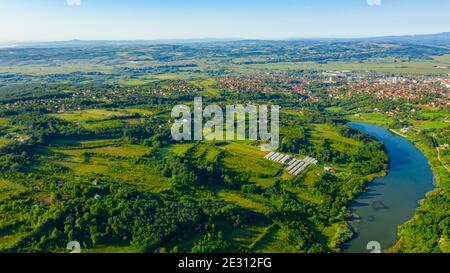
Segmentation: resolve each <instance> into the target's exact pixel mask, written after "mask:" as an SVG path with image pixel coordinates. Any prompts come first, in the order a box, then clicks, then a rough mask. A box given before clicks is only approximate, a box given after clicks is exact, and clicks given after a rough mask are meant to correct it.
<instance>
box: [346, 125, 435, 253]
mask: <svg viewBox="0 0 450 273" xmlns="http://www.w3.org/2000/svg"><path fill="white" fill-rule="evenodd" d="M349 125H350V126H351V127H353V128H355V129H358V130H360V131H362V132H365V133H367V134H369V135H371V136H373V137H375V138H376V139H377V140H379V141H381V142H383V143H384V145H385V147H386V149H387V151H388V154H389V160H390V167H389V171H388V174H387V176H384V177H379V178H375V179H374V180H373V181H372V182H371V183H370V185H369V187H368V190H367V191H366V192H365V193H363V194H361V195H360V196H359V197H358V198H357V199H356V200H355V202H353V204H352V206H351V210H352V211H353V212H354V213H355V215H357V216H359V219H355V220H353V221H351V222H350V224H351V226H352V227H353V228H354V229H355V231H356V232H357V236H356V237H355V238H354V239H353V240H351V241H350V242H349V243H348V244H347V245H346V246H344V248H345V252H349V253H367V252H370V251H369V250H367V244H368V243H369V242H371V241H376V242H379V244H380V246H381V249H382V250H383V249H386V248H389V247H391V246H392V245H394V244H395V242H396V241H397V239H398V237H397V229H398V226H399V225H401V224H403V223H405V222H406V221H408V220H409V219H411V218H412V217H413V215H414V212H415V210H416V209H417V207H418V206H419V201H420V200H421V199H423V198H424V197H425V195H426V193H427V192H429V191H430V190H432V189H433V188H434V184H433V173H432V171H431V168H430V166H429V163H428V159H427V158H426V157H425V156H424V155H423V153H422V152H421V151H420V150H419V149H417V147H415V146H414V145H413V144H412V143H411V142H409V141H408V140H406V139H405V138H403V137H401V136H399V135H396V134H393V133H391V132H390V131H388V130H387V129H385V128H383V127H381V126H377V125H372V124H362V123H353V122H350V123H349Z"/></svg>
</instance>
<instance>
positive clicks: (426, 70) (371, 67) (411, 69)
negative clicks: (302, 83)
mask: <svg viewBox="0 0 450 273" xmlns="http://www.w3.org/2000/svg"><path fill="white" fill-rule="evenodd" d="M449 66H450V58H449V57H448V55H447V56H441V57H435V58H434V60H432V61H411V62H389V61H386V62H329V63H326V64H319V63H315V62H297V63H266V64H251V65H243V66H242V67H241V69H268V70H278V71H289V70H315V71H322V70H327V71H341V70H351V71H375V72H380V73H405V74H448V73H450V68H449ZM441 67H442V68H441ZM444 67H446V68H444Z"/></svg>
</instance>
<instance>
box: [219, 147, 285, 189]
mask: <svg viewBox="0 0 450 273" xmlns="http://www.w3.org/2000/svg"><path fill="white" fill-rule="evenodd" d="M221 148H222V149H223V150H224V151H226V152H227V153H226V156H225V159H224V162H225V165H226V166H227V167H229V168H231V169H234V170H236V171H238V172H241V173H242V172H243V173H250V176H251V177H250V182H254V183H257V184H258V185H260V186H268V185H270V184H271V183H273V182H274V177H275V176H277V175H278V174H279V173H280V172H281V170H282V167H283V166H282V165H281V164H276V163H274V162H271V161H268V160H265V159H264V156H265V155H266V154H267V152H263V151H261V150H260V149H259V147H254V146H250V145H242V144H239V143H236V142H233V143H228V144H227V145H224V146H221Z"/></svg>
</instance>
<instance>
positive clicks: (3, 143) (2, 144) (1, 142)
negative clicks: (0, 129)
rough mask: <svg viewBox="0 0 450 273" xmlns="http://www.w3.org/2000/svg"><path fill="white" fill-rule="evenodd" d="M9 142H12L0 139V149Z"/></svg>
mask: <svg viewBox="0 0 450 273" xmlns="http://www.w3.org/2000/svg"><path fill="white" fill-rule="evenodd" d="M10 142H12V140H10V139H7V138H3V137H0V147H3V146H5V145H6V144H8V143H10Z"/></svg>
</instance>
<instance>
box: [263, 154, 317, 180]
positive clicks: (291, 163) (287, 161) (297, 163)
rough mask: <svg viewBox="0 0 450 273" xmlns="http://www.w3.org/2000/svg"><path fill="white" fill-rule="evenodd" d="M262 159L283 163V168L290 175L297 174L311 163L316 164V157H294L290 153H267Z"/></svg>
mask: <svg viewBox="0 0 450 273" xmlns="http://www.w3.org/2000/svg"><path fill="white" fill-rule="evenodd" d="M264 159H267V160H270V161H274V162H277V163H281V164H283V165H285V169H286V170H287V171H288V172H289V173H290V174H292V175H294V176H297V175H299V174H300V173H301V172H303V171H304V170H306V168H308V167H309V166H310V165H312V164H314V165H315V164H317V162H318V161H317V159H315V158H312V157H305V158H303V159H296V158H294V157H293V156H291V155H286V154H282V153H277V152H270V153H268V154H267V155H266V156H265V157H264Z"/></svg>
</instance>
